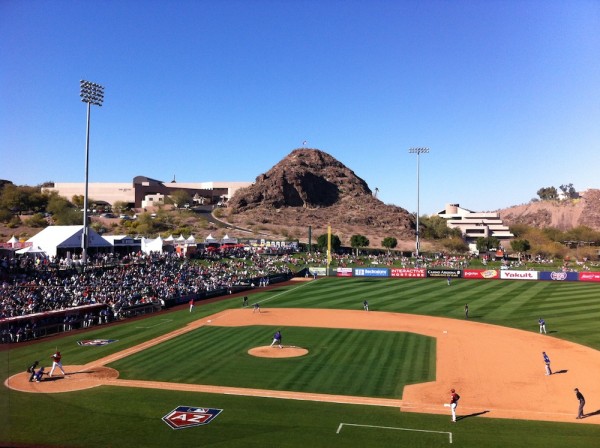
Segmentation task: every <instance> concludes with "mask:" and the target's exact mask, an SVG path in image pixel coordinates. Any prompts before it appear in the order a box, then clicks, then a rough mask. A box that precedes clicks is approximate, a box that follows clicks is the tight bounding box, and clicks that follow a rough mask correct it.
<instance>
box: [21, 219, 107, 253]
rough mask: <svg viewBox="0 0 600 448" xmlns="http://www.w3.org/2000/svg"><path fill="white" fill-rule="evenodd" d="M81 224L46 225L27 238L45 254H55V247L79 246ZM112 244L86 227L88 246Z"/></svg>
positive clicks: (81, 232)
mask: <svg viewBox="0 0 600 448" xmlns="http://www.w3.org/2000/svg"><path fill="white" fill-rule="evenodd" d="M82 234H83V225H80V226H48V227H46V228H45V229H44V230H42V231H41V232H40V233H38V234H37V235H34V236H32V237H31V238H29V239H28V240H27V242H28V243H32V244H33V245H34V246H39V247H40V248H42V249H43V250H44V251H45V252H46V253H47V254H50V255H55V254H56V249H57V248H63V249H66V248H75V247H81V235H82ZM111 246H112V245H111V244H110V243H109V242H108V241H106V240H105V239H104V238H102V237H101V236H100V235H98V233H96V231H95V230H94V229H92V228H88V247H111Z"/></svg>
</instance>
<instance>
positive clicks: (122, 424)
mask: <svg viewBox="0 0 600 448" xmlns="http://www.w3.org/2000/svg"><path fill="white" fill-rule="evenodd" d="M365 298H366V299H367V300H369V303H370V307H371V309H372V310H375V311H377V310H382V311H397V312H406V313H415V314H428V315H435V316H445V317H452V318H458V319H462V318H463V314H462V313H463V307H464V303H466V302H468V303H469V307H470V308H471V315H472V318H473V320H476V321H481V322H487V323H494V324H498V325H504V326H508V327H514V328H521V329H525V330H530V331H534V332H537V331H538V326H537V319H538V318H539V317H540V316H541V317H544V318H545V319H546V321H547V323H548V330H549V331H550V332H555V333H551V334H552V335H553V336H555V337H560V338H565V339H569V340H572V341H574V342H579V343H582V344H585V345H588V346H591V347H593V348H596V349H600V334H599V333H600V332H598V330H597V328H598V326H597V322H598V318H599V317H600V285H594V284H587V283H559V282H536V283H530V282H525V281H522V282H510V281H476V280H469V281H467V280H456V281H453V282H452V285H451V286H447V285H446V282H445V279H444V280H430V279H428V280H412V279H407V280H399V279H390V280H372V279H360V278H352V279H319V280H317V281H316V282H307V283H300V284H298V285H293V286H290V287H286V288H283V287H282V288H275V289H273V290H269V291H264V290H263V291H261V290H257V291H256V292H255V293H254V294H252V295H251V296H250V302H251V303H252V302H255V301H262V306H263V307H300V308H313V307H319V308H341V309H361V308H362V301H363V300H364V299H365ZM240 304H241V301H240V299H229V300H224V301H222V302H219V303H213V304H202V303H200V304H199V306H197V308H196V310H195V312H194V313H189V312H188V311H187V309H185V310H180V311H177V312H173V313H162V314H159V315H157V316H153V317H150V318H148V319H145V320H141V321H134V322H126V323H123V324H121V325H118V326H112V327H100V328H95V329H92V330H91V331H89V332H87V333H85V334H84V335H83V334H79V335H68V336H65V337H63V338H61V339H60V340H52V341H41V342H40V343H39V344H36V345H32V346H24V347H19V346H18V345H15V346H13V347H11V350H10V351H4V352H0V356H2V362H1V369H2V372H1V374H2V377H3V378H6V377H7V376H9V375H10V374H13V373H16V372H19V371H22V370H23V369H24V368H25V367H26V366H27V365H28V363H30V362H31V361H32V360H33V359H46V360H47V359H48V357H49V355H50V353H52V352H53V351H54V350H55V348H56V346H57V345H58V346H59V348H60V349H61V351H62V352H63V355H64V361H65V363H66V364H67V365H68V364H84V363H87V362H89V361H92V360H93V359H97V358H100V357H103V356H106V355H108V354H110V353H113V352H116V351H120V350H122V349H124V348H126V347H130V346H133V345H135V344H137V343H139V342H142V341H145V340H147V339H150V338H153V337H156V336H158V335H160V334H164V333H167V332H169V331H172V330H174V329H176V328H180V327H181V326H183V325H185V324H186V323H188V322H190V321H191V320H193V319H197V318H200V317H203V316H206V315H209V314H212V313H214V312H217V311H220V310H223V309H226V308H238V307H239V306H240ZM249 312H251V311H249ZM237 330H240V332H239V333H238V331H237ZM272 330H273V329H272V328H269V327H244V328H243V329H235V328H227V329H225V328H218V327H210V328H209V327H204V328H202V329H200V330H198V331H193V332H191V333H188V334H187V335H184V336H181V337H178V338H176V339H173V340H171V341H168V342H166V343H163V344H161V345H160V346H157V347H153V348H151V349H148V350H146V351H144V352H141V353H139V354H137V355H135V356H133V357H131V358H126V359H123V360H120V361H119V362H118V363H115V367H116V366H117V365H120V367H118V368H119V369H121V367H122V368H123V372H122V374H123V375H131V376H132V377H134V376H135V377H136V378H139V377H140V376H142V377H143V376H144V375H147V376H148V378H151V379H157V380H158V379H161V380H165V378H166V380H167V381H171V380H176V381H185V380H183V379H181V378H183V377H184V376H185V375H186V374H187V372H190V374H193V375H198V376H197V377H195V378H194V380H193V382H195V381H199V382H202V381H204V379H205V378H208V376H205V375H210V378H213V379H214V380H215V381H217V382H218V384H223V383H221V382H220V381H219V377H220V372H219V370H220V368H222V369H223V371H222V373H223V377H224V378H225V377H229V378H230V379H231V378H233V379H235V378H236V376H237V377H239V378H244V381H247V384H249V385H250V384H252V387H265V386H256V384H259V383H260V381H266V382H267V384H273V383H277V384H276V385H275V387H273V386H272V385H268V386H266V387H273V388H277V387H281V388H285V389H287V388H288V386H292V387H293V385H294V384H295V381H296V380H295V379H294V376H293V375H289V372H288V371H285V372H281V373H282V376H281V377H280V378H275V379H273V378H264V379H262V378H260V377H261V374H260V372H259V370H257V369H256V367H255V366H253V365H250V364H243V363H242V361H241V359H242V358H244V362H246V359H245V358H248V362H254V361H257V362H258V363H259V364H261V367H262V365H263V364H264V366H269V365H271V366H273V365H276V366H282V365H284V364H272V363H271V362H270V361H268V360H259V359H252V360H251V361H250V359H251V357H246V356H242V353H244V352H245V350H247V348H249V347H251V346H254V345H268V344H269V343H270V337H271V333H272ZM297 330H298V331H299V337H301V338H307V339H306V341H307V344H318V341H319V337H320V338H321V339H323V338H325V339H327V338H329V337H331V338H333V339H337V338H341V340H344V338H349V339H350V340H352V339H354V338H356V339H357V340H360V339H361V338H365V339H363V342H364V344H365V345H369V346H370V345H371V344H373V345H375V346H376V347H377V346H379V348H383V347H382V346H381V343H380V341H381V339H378V338H385V337H387V332H365V331H349V330H341V332H338V330H327V329H322V333H321V332H319V335H318V336H319V337H317V336H315V337H314V339H311V338H313V335H312V334H311V333H312V332H313V331H314V329H310V330H308V329H301V328H299V329H297ZM246 331H247V332H246ZM286 331H287V332H289V331H291V329H288V330H286ZM293 331H296V329H294V330H293ZM320 331H321V329H320ZM379 333H381V334H379ZM315 334H317V333H315ZM400 335H402V333H400V334H399V335H396V336H392V338H391V339H390V340H386V342H385V343H386V344H391V345H392V346H394V345H395V344H397V343H400V342H399V340H396V339H394V338H401V337H404V336H400ZM194 336H196V337H197V338H198V341H203V342H204V343H203V342H197V341H196V339H195V338H194ZM284 337H285V334H284ZM89 338H110V339H118V340H119V342H117V343H114V344H110V345H108V346H104V347H80V346H78V345H76V341H77V340H80V339H89ZM253 338H258V339H260V341H261V342H260V344H256V343H255V341H254V340H253ZM311 341H312V342H311ZM408 341H409V340H408V339H407V340H406V343H408ZM419 341H422V338H421V337H419V338H416V339H415V340H411V343H413V344H418V343H422V342H419ZM192 344H196V345H194V346H193V349H192V347H190V345H192ZM237 344H239V346H237V347H236V345H237ZM298 345H300V344H298ZM344 345H348V342H345V343H344ZM180 346H183V347H184V348H180ZM186 346H187V347H186ZM360 346H361V344H360V343H359V344H358V345H357V347H359V350H358V353H359V354H360ZM308 348H309V349H310V348H311V347H308ZM392 350H393V348H392ZM315 352H318V350H315ZM146 356H149V359H148V361H146V360H145V358H144V357H146ZM235 356H239V359H237V360H236V359H235ZM363 356H367V359H368V354H367V355H363ZM231 357H233V358H234V359H233V360H231V359H230V360H229V361H226V359H227V358H231ZM151 359H153V360H154V361H156V364H158V366H157V369H156V371H152V372H144V371H143V370H144V369H143V367H144V366H146V367H148V366H149V365H151V364H152V363H151ZM306 359H310V358H306ZM281 361H283V362H285V363H289V366H290V368H291V369H294V370H296V371H295V374H296V375H301V377H302V378H303V379H302V381H303V382H304V381H306V382H308V383H310V379H311V378H310V377H311V375H317V374H319V375H320V374H321V372H320V371H321V370H325V369H321V368H319V367H321V365H320V364H316V365H312V363H311V365H310V366H309V367H307V368H308V369H312V370H310V371H309V372H304V370H305V369H296V366H295V365H294V360H290V359H287V360H277V362H278V363H279V362H281ZM296 361H297V362H303V361H304V360H302V358H296ZM221 362H224V364H222V365H221V364H220V363H221ZM227 362H229V364H230V365H229V366H228V365H226V364H227ZM346 362H349V361H346ZM361 362H362V361H361ZM332 363H333V364H332V365H335V364H336V361H335V360H332ZM121 364H122V365H121ZM216 364H218V365H219V369H216V370H215V369H213V365H216ZM286 365H287V364H286ZM140 367H142V369H141V370H142V371H140V370H139V368H140ZM334 367H335V366H334ZM383 367H385V366H382V367H381V368H383ZM355 368H357V366H352V365H350V364H348V365H347V367H346V369H347V370H348V371H347V372H346V376H351V377H352V378H353V379H355V382H356V383H357V385H354V384H351V383H352V382H350V383H348V384H349V385H347V386H346V387H347V388H348V387H354V388H356V389H359V388H360V386H359V385H358V384H363V385H364V383H363V381H364V380H363V379H359V378H358V377H356V378H355V377H354V376H353V372H354V369H355ZM269 369H271V371H273V370H272V367H269ZM210 370H215V371H214V372H205V371H210ZM277 370H282V369H281V368H279V369H275V371H277ZM283 370H287V369H283ZM197 371H200V372H197ZM267 371H268V370H267ZM263 374H264V371H263ZM336 375H337V374H336ZM267 376H268V375H267ZM384 377H385V375H384ZM389 378H391V377H389ZM188 381H189V380H188ZM188 381H186V382H188ZM403 381H405V380H403V379H401V378H400V379H396V384H401V383H402V382H403ZM299 382H300V381H299ZM317 383H319V381H316V379H315V384H317ZM215 384H217V383H215ZM236 385H240V384H236ZM311 387H312V386H311ZM387 387H388V389H389V390H392V389H393V387H392V385H388V386H387ZM383 389H385V387H383V388H382V389H381V390H383ZM297 390H299V389H297ZM386 393H388V392H386ZM391 393H392V394H394V392H391ZM351 394H352V395H354V394H356V395H361V394H360V393H355V392H352V393H351ZM369 394H371V392H369ZM367 395H368V394H367ZM587 398H588V401H589V402H590V404H592V402H594V401H595V398H594V397H587ZM595 402H597V401H595ZM179 405H189V406H199V407H216V408H220V409H223V410H224V411H223V413H222V414H221V415H220V416H219V417H217V419H216V420H215V421H214V422H212V423H210V424H209V425H206V426H202V427H196V428H191V429H184V430H178V431H174V430H172V429H171V428H170V427H168V426H167V425H166V424H165V423H164V422H162V421H161V418H162V416H164V415H165V414H167V413H168V412H170V411H171V410H173V409H174V408H175V407H176V406H179ZM340 423H353V424H361V425H368V426H345V427H344V428H343V429H342V431H341V432H340V433H339V434H338V433H336V431H337V429H338V427H339V424H340ZM388 428H395V429H388ZM399 428H405V429H420V430H425V431H441V432H452V434H453V444H452V445H450V444H449V442H448V436H447V435H446V434H440V433H436V432H432V433H429V432H414V431H403V430H401V429H399ZM598 440H600V427H599V426H598V425H575V424H567V423H547V422H529V421H517V420H502V419H490V418H476V417H470V418H466V419H464V420H461V421H460V422H459V423H458V424H454V425H453V424H451V423H450V422H449V418H448V416H443V415H441V416H440V415H424V414H410V413H408V414H407V413H401V412H399V411H398V410H397V409H394V408H382V407H372V406H358V405H339V404H330V403H314V402H301V401H295V400H278V399H267V398H256V397H235V396H226V395H214V394H203V393H189V392H177V391H168V390H150V389H129V388H122V387H107V386H105V387H100V388H95V389H90V390H86V391H79V392H70V393H61V394H27V393H22V392H16V391H12V390H8V389H6V388H1V390H0V441H2V442H5V443H3V444H1V445H6V442H13V443H14V442H18V443H21V444H30V445H34V446H42V445H51V446H66V447H81V446H85V447H109V446H113V447H125V446H127V447H132V446H136V447H137V446H139V447H165V446H168V447H180V446H181V447H184V446H185V447H199V446H210V447H259V446H260V447H269V446H277V447H298V446H304V445H306V444H311V445H312V446H314V447H378V446H390V445H392V444H396V445H397V446H411V447H413V446H423V447H440V446H453V447H481V446H486V447H507V446H516V447H528V448H531V447H543V448H548V447H564V446H569V448H578V447H582V448H583V447H592V446H596V445H597V444H598Z"/></svg>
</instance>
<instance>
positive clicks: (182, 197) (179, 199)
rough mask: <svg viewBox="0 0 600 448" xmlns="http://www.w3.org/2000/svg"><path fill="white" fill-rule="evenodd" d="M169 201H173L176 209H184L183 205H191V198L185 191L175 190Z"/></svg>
mask: <svg viewBox="0 0 600 448" xmlns="http://www.w3.org/2000/svg"><path fill="white" fill-rule="evenodd" d="M170 200H171V201H173V204H175V206H176V207H178V208H181V207H185V204H191V203H192V196H190V194H189V193H188V192H187V191H185V190H175V191H174V192H173V193H171V195H170Z"/></svg>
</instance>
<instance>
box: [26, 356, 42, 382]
mask: <svg viewBox="0 0 600 448" xmlns="http://www.w3.org/2000/svg"><path fill="white" fill-rule="evenodd" d="M39 363H40V362H39V361H34V362H33V364H31V365H30V366H29V367H27V373H30V374H31V376H30V377H29V382H30V383H31V382H32V381H34V379H35V369H36V367H37V366H38V364H39Z"/></svg>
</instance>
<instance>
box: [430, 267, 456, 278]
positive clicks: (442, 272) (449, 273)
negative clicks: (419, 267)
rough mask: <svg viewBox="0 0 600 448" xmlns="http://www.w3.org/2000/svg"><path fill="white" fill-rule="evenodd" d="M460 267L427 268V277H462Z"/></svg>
mask: <svg viewBox="0 0 600 448" xmlns="http://www.w3.org/2000/svg"><path fill="white" fill-rule="evenodd" d="M460 274H461V270H460V269H427V277H452V278H460Z"/></svg>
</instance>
